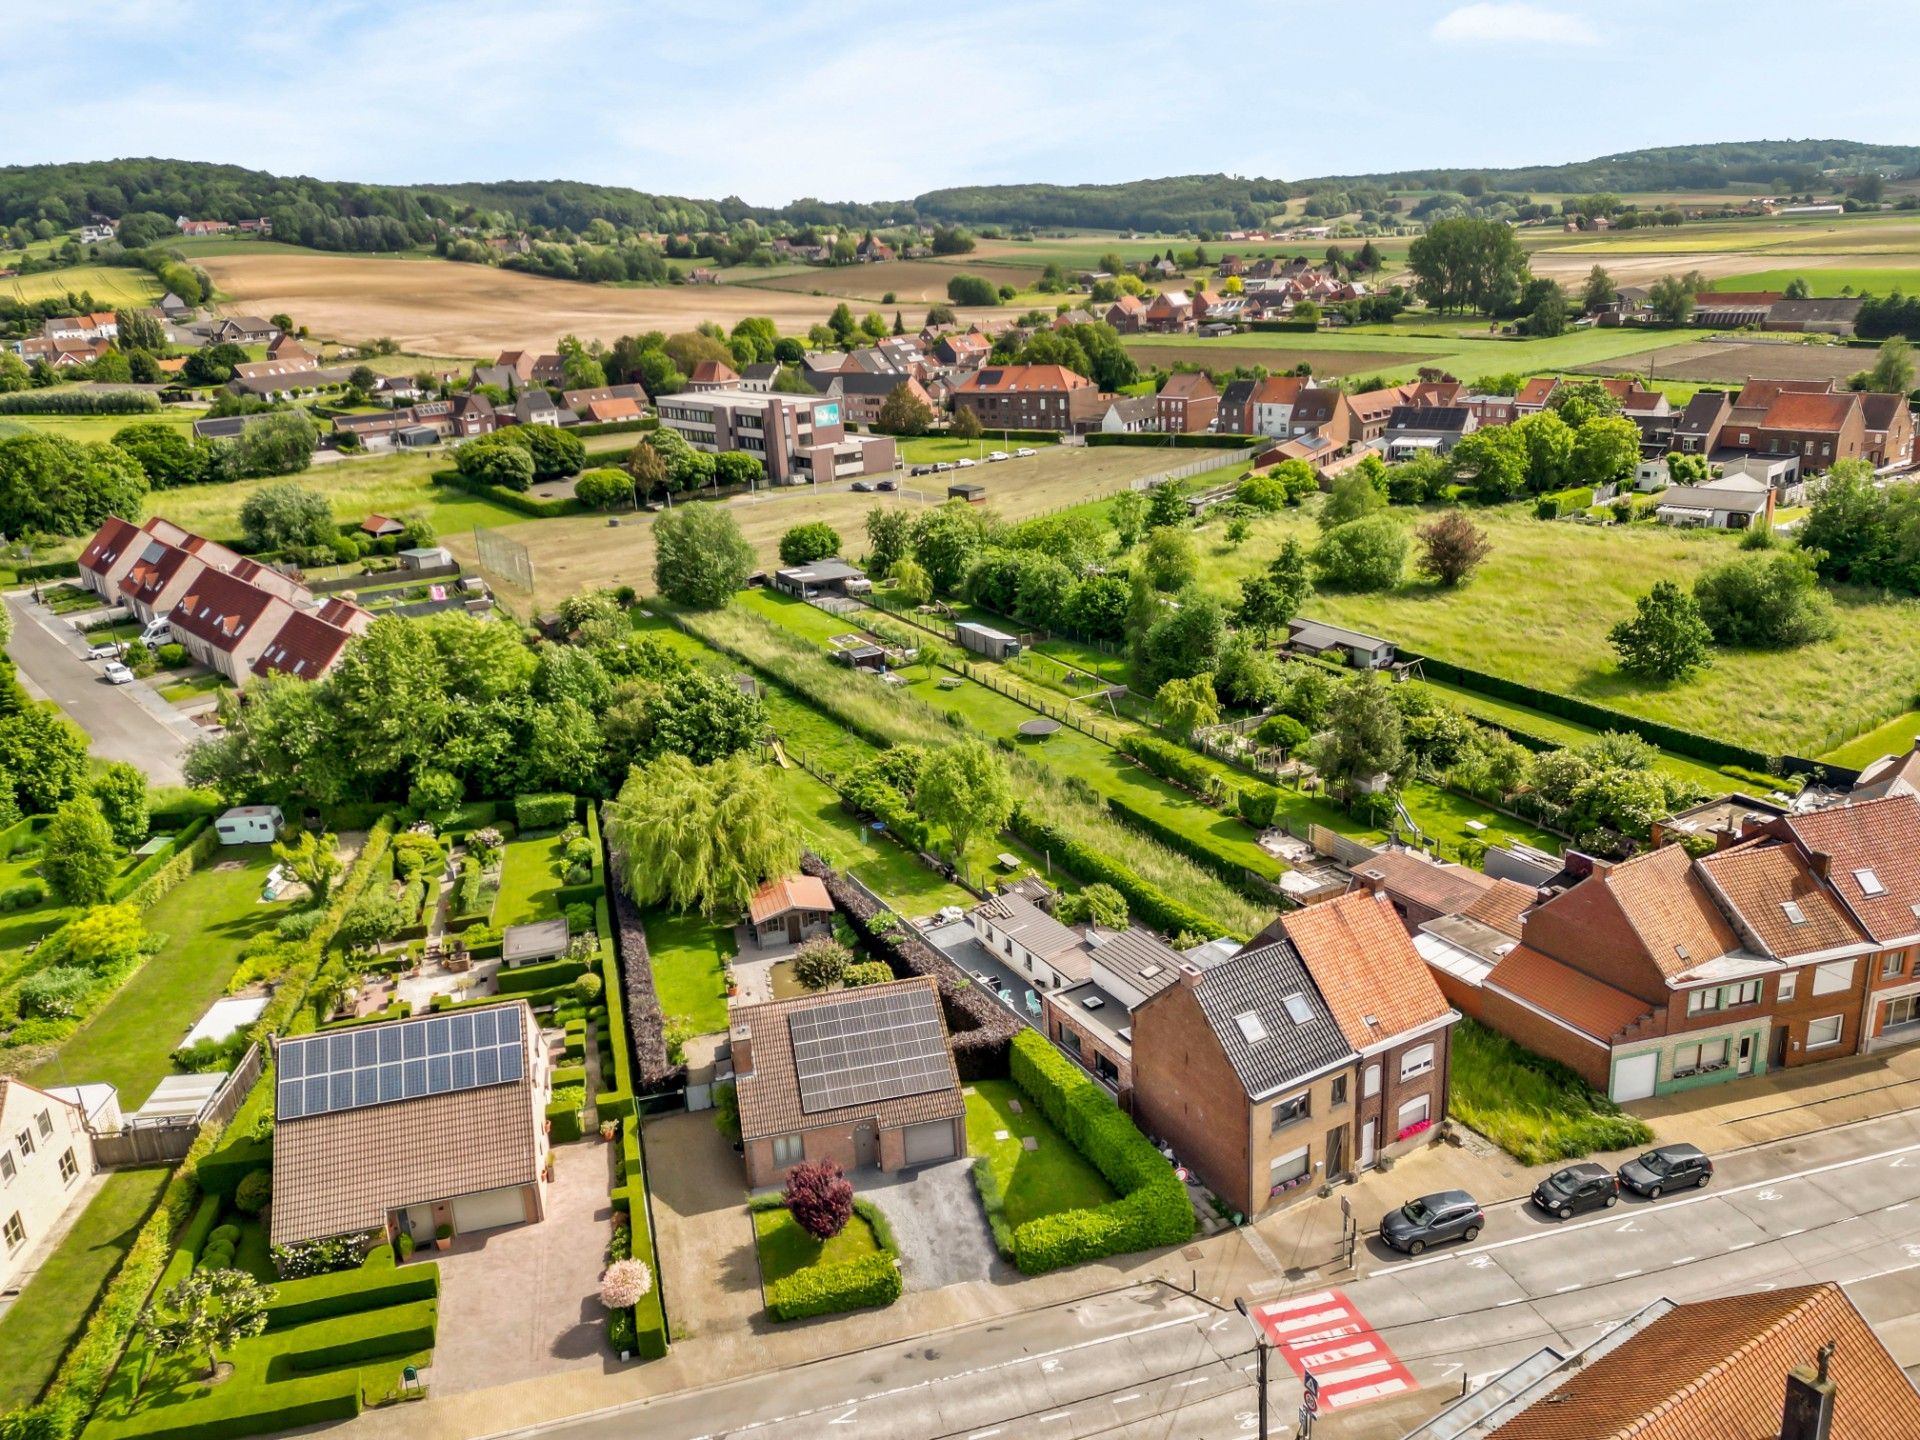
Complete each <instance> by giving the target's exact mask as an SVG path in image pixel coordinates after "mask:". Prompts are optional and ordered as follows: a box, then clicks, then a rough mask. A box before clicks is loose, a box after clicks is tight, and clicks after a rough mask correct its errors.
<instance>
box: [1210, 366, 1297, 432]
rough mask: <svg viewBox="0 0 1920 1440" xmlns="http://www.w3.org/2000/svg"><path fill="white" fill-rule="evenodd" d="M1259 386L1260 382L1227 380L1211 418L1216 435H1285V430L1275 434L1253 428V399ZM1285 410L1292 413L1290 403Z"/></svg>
mask: <svg viewBox="0 0 1920 1440" xmlns="http://www.w3.org/2000/svg"><path fill="white" fill-rule="evenodd" d="M1260 384H1261V382H1260V381H1258V380H1229V381H1228V382H1227V388H1226V389H1224V390H1222V391H1221V392H1220V400H1219V408H1218V409H1217V410H1216V411H1215V412H1214V416H1213V428H1214V430H1215V432H1216V433H1218V434H1222V435H1270V434H1275V433H1278V434H1285V433H1286V432H1285V430H1281V431H1278V432H1275V431H1269V430H1256V429H1255V428H1254V423H1253V397H1254V394H1255V393H1256V392H1257V391H1258V389H1259V387H1260ZM1287 409H1288V412H1289V413H1291V412H1292V409H1293V406H1292V402H1291V401H1289V402H1288V404H1287Z"/></svg>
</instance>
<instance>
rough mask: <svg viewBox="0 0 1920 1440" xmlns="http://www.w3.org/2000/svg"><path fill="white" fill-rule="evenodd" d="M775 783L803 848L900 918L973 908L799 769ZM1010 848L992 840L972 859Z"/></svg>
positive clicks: (977, 849) (781, 774)
mask: <svg viewBox="0 0 1920 1440" xmlns="http://www.w3.org/2000/svg"><path fill="white" fill-rule="evenodd" d="M775 780H776V783H777V785H778V787H779V789H780V790H781V792H782V793H783V794H784V795H785V796H786V800H787V812H788V813H789V814H790V815H792V816H793V818H794V821H795V823H797V824H798V825H799V827H800V833H801V837H802V843H803V844H804V845H805V846H806V847H807V848H808V849H809V850H811V851H813V853H814V854H816V855H818V856H819V857H820V858H821V859H822V860H825V861H826V862H827V863H828V864H829V865H831V866H833V868H834V869H836V870H839V871H843V872H844V873H846V874H848V875H852V876H853V877H854V878H856V879H857V880H859V881H860V882H861V883H862V884H864V885H865V886H866V887H867V888H868V889H869V890H871V891H873V893H874V894H876V895H878V896H879V897H880V898H881V899H882V900H884V901H886V902H887V904H888V905H890V906H891V907H892V908H893V909H895V910H897V911H899V912H900V913H901V914H902V915H905V916H907V917H909V918H912V917H914V916H918V915H931V914H933V913H934V912H935V911H936V910H939V909H942V908H943V907H945V906H948V905H958V906H961V907H963V908H964V907H968V906H971V905H972V904H973V903H974V897H973V896H972V895H970V894H968V893H967V892H966V891H965V890H963V889H961V888H960V887H959V886H958V885H955V884H952V883H951V882H949V881H947V880H944V879H942V878H941V876H940V875H939V873H938V872H937V871H935V870H933V869H931V868H930V867H928V866H926V865H924V864H922V863H921V862H920V860H919V859H918V858H917V857H916V856H915V855H914V854H913V853H912V852H910V851H909V850H908V849H907V848H906V847H905V846H904V845H901V844H899V843H897V842H896V841H894V840H892V839H890V838H888V837H887V836H886V835H885V834H883V833H881V832H878V831H876V830H874V829H873V828H872V827H871V826H870V825H868V824H867V823H866V822H864V821H862V820H861V819H860V818H859V817H858V816H855V815H850V814H848V813H847V810H846V807H845V806H843V805H842V804H841V803H840V797H839V795H838V794H837V793H835V792H834V791H833V790H832V789H831V788H830V787H829V786H827V785H826V784H824V783H823V782H821V781H819V780H816V779H814V778H813V776H811V775H809V774H808V773H807V772H806V771H804V770H802V769H800V768H799V767H798V766H792V767H789V768H787V769H784V770H781V771H780V772H779V773H778V774H777V775H776V777H775ZM1009 848H1010V844H1009V842H1008V841H1007V840H1005V839H1003V838H1001V837H998V836H991V835H990V836H987V837H986V838H985V839H983V840H981V841H979V842H978V843H976V844H975V846H974V847H973V849H974V852H975V855H976V856H979V855H984V854H987V853H997V852H998V851H1001V850H1006V849H1009ZM1011 848H1014V849H1016V850H1017V849H1019V848H1020V847H1018V846H1013V847H1011ZM1034 863H1035V864H1038V863H1039V862H1037V861H1035V862H1034Z"/></svg>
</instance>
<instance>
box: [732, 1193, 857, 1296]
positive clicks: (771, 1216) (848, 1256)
mask: <svg viewBox="0 0 1920 1440" xmlns="http://www.w3.org/2000/svg"><path fill="white" fill-rule="evenodd" d="M753 1239H754V1246H755V1248H756V1249H757V1250H758V1251H759V1253H760V1279H761V1282H762V1283H763V1284H766V1285H773V1284H775V1283H776V1282H778V1281H781V1280H785V1279H786V1278H787V1277H788V1276H789V1275H795V1274H798V1273H799V1272H800V1271H802V1270H808V1269H811V1268H813V1267H814V1266H816V1265H843V1264H845V1263H846V1262H847V1261H849V1260H858V1259H860V1258H861V1257H862V1256H865V1255H877V1254H879V1253H880V1242H879V1241H878V1240H877V1239H875V1238H874V1233H873V1226H871V1225H869V1224H868V1223H867V1221H866V1218H865V1217H864V1216H861V1215H858V1214H855V1215H852V1216H850V1217H848V1220H847V1224H846V1228H845V1229H844V1230H842V1231H841V1232H840V1233H839V1234H838V1235H836V1236H834V1237H833V1238H832V1239H831V1240H826V1241H821V1240H816V1239H814V1238H813V1236H811V1235H809V1234H808V1233H807V1232H806V1231H804V1230H802V1229H801V1228H800V1225H799V1222H797V1221H796V1220H795V1219H794V1218H793V1216H792V1215H791V1214H790V1213H789V1212H788V1211H786V1210H785V1209H780V1210H756V1211H754V1212H753Z"/></svg>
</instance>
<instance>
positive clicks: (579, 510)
mask: <svg viewBox="0 0 1920 1440" xmlns="http://www.w3.org/2000/svg"><path fill="white" fill-rule="evenodd" d="M433 480H434V483H435V484H438V485H450V486H452V487H453V488H454V489H456V490H464V491H466V492H467V493H468V494H469V495H478V496H480V497H481V498H482V499H485V500H491V501H493V502H494V503H495V504H496V505H504V506H506V507H507V509H509V510H518V511H519V512H520V513H521V514H522V515H531V516H532V517H533V518H534V519H536V520H553V519H557V518H558V517H560V516H562V515H582V514H585V513H586V509H587V507H586V506H584V505H582V504H581V503H580V502H579V501H578V500H574V499H571V498H568V499H565V500H542V499H540V498H539V497H538V496H536V495H528V494H525V493H523V492H521V491H519V490H509V489H507V487H506V486H504V485H489V484H487V483H486V482H485V481H482V480H469V479H468V478H467V477H466V476H464V475H462V474H461V473H460V472H459V471H458V470H436V471H434V472H433Z"/></svg>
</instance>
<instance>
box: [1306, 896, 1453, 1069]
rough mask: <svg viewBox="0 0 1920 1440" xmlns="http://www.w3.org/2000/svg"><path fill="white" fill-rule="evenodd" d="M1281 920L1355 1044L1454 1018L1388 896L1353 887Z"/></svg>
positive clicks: (1342, 1028) (1363, 1044)
mask: <svg viewBox="0 0 1920 1440" xmlns="http://www.w3.org/2000/svg"><path fill="white" fill-rule="evenodd" d="M1280 923H1281V926H1282V928H1284V929H1285V930H1286V932H1287V938H1288V939H1289V940H1291V941H1293V948H1294V949H1295V950H1297V951H1299V952H1300V958H1301V959H1302V960H1304V961H1305V962H1306V966H1307V970H1308V973H1310V974H1311V975H1312V976H1313V983H1314V984H1315V985H1316V986H1318V987H1319V990H1320V995H1321V998H1322V999H1324V1000H1325V1001H1326V1002H1327V1009H1328V1010H1330V1011H1332V1012H1333V1018H1334V1020H1335V1021H1336V1022H1337V1023H1338V1024H1339V1026H1340V1032H1341V1033H1342V1034H1343V1035H1345V1036H1346V1037H1347V1043H1348V1044H1349V1045H1351V1046H1353V1048H1354V1049H1356V1050H1365V1049H1367V1048H1368V1047H1369V1046H1373V1045H1378V1044H1379V1043H1380V1042H1381V1041H1383V1040H1388V1039H1391V1038H1392V1037H1393V1036H1395V1035H1405V1034H1407V1033H1408V1032H1409V1031H1413V1030H1421V1029H1424V1028H1426V1027H1428V1026H1430V1025H1433V1024H1435V1023H1437V1022H1439V1021H1442V1020H1445V1019H1447V1018H1448V1015H1449V1014H1450V1010H1449V1007H1448V1005H1447V1001H1446V997H1445V996H1444V995H1442V994H1441V993H1440V987H1439V986H1438V985H1436V984H1434V983H1433V975H1432V973H1431V972H1430V971H1429V970H1428V969H1427V964H1426V961H1424V960H1422V959H1421V958H1420V952H1419V951H1417V950H1415V949H1414V948H1413V941H1412V939H1411V938H1410V937H1409V936H1408V935H1407V931H1406V927H1405V926H1404V925H1402V924H1401V923H1400V920H1399V917H1398V916H1396V915H1395V914H1394V913H1393V907H1392V906H1391V905H1390V904H1389V903H1388V902H1387V899H1386V897H1385V896H1381V895H1369V894H1367V893H1366V892H1364V891H1355V892H1351V893H1349V894H1346V895H1342V896H1340V897H1339V898H1338V899H1336V900H1329V901H1326V902H1325V903H1324V904H1320V905H1309V906H1307V907H1306V908H1305V909H1304V910H1295V911H1293V912H1291V913H1290V914H1287V915H1284V916H1282V917H1281V922H1280Z"/></svg>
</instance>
